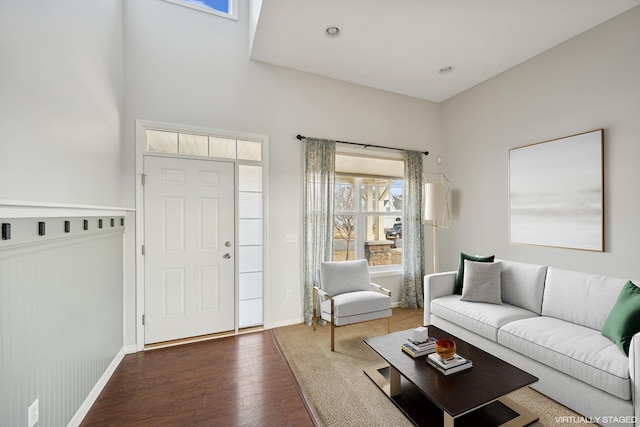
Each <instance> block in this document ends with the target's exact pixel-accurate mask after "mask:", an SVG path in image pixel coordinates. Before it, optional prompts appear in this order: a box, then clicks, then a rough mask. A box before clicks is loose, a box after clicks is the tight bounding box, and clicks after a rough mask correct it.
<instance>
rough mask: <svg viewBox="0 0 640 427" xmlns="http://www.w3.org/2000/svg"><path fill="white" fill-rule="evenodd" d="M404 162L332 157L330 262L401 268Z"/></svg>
mask: <svg viewBox="0 0 640 427" xmlns="http://www.w3.org/2000/svg"><path fill="white" fill-rule="evenodd" d="M403 177H404V161H403V159H402V158H397V157H388V158H385V157H379V156H377V157H371V156H367V157H364V156H362V155H355V154H353V153H342V152H338V153H336V178H335V192H334V208H333V213H334V217H333V218H334V233H333V260H334V261H346V260H353V259H367V261H368V262H369V266H371V267H382V266H394V265H395V266H398V265H401V264H402V199H403V197H402V194H403V193H402V191H403Z"/></svg>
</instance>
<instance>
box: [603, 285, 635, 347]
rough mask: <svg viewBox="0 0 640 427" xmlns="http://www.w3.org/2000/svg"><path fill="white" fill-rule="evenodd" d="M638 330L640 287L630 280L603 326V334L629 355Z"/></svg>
mask: <svg viewBox="0 0 640 427" xmlns="http://www.w3.org/2000/svg"><path fill="white" fill-rule="evenodd" d="M637 332H640V288H638V287H637V286H636V285H634V284H633V283H632V282H631V281H628V282H627V283H626V284H625V285H624V286H623V287H622V290H621V291H620V295H618V299H617V301H616V303H615V304H614V306H613V308H612V309H611V312H610V313H609V316H608V317H607V320H606V321H605V322H604V325H603V326H602V335H604V336H605V337H607V338H609V339H610V340H611V341H613V342H614V343H616V345H617V346H618V347H620V349H621V350H622V351H624V353H625V354H626V355H627V356H628V355H629V344H631V338H633V336H634V335H635V334H636V333H637Z"/></svg>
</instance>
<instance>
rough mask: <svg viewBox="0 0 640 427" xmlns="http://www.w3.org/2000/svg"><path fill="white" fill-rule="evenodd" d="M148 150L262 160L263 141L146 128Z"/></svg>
mask: <svg viewBox="0 0 640 427" xmlns="http://www.w3.org/2000/svg"><path fill="white" fill-rule="evenodd" d="M146 136H147V138H146V141H147V151H148V152H152V153H153V152H155V153H165V154H181V155H186V156H200V157H217V158H223V159H238V160H253V161H257V162H259V161H262V143H261V142H260V141H248V140H242V139H236V138H226V137H221V136H216V135H201V134H200V135H199V134H192V133H183V132H170V131H164V130H152V129H147V130H146Z"/></svg>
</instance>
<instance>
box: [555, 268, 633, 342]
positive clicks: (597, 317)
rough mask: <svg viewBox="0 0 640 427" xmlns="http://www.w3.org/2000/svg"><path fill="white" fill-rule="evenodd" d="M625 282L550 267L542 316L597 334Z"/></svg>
mask: <svg viewBox="0 0 640 427" xmlns="http://www.w3.org/2000/svg"><path fill="white" fill-rule="evenodd" d="M626 282H627V280H624V279H616V278H613V277H608V276H599V275H596V274H588V273H581V272H576V271H569V270H562V269H559V268H555V267H549V268H547V279H546V282H545V285H544V299H543V302H542V315H543V316H551V317H555V318H557V319H562V320H566V321H568V322H571V323H576V324H578V325H582V326H586V327H588V328H592V329H597V330H598V331H600V330H602V325H604V322H605V320H606V319H607V316H609V312H610V311H611V308H612V307H613V305H614V304H615V302H616V299H617V298H618V294H620V289H622V286H624V284H625V283H626Z"/></svg>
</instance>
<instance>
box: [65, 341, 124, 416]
mask: <svg viewBox="0 0 640 427" xmlns="http://www.w3.org/2000/svg"><path fill="white" fill-rule="evenodd" d="M134 350H135V348H134ZM125 354H127V351H126V350H125V347H122V348H121V349H120V351H119V352H118V354H116V356H115V357H114V358H113V360H112V361H111V363H110V364H109V366H108V367H107V369H106V370H105V371H104V374H102V376H101V377H100V379H99V380H98V382H97V383H96V385H95V386H94V387H93V389H92V390H91V392H90V393H89V395H88V396H87V398H86V399H85V400H84V402H82V405H81V406H80V408H79V409H78V411H77V412H76V414H75V415H74V416H73V418H71V421H69V424H67V427H79V426H80V423H81V422H82V420H83V419H84V417H85V416H86V415H87V414H88V413H89V410H90V409H91V407H92V406H93V404H94V403H95V402H96V400H97V399H98V396H100V393H101V392H102V389H104V387H105V386H106V385H107V382H109V379H110V378H111V376H112V375H113V373H114V372H115V371H116V369H117V368H118V365H119V364H120V362H122V359H123V358H124V356H125Z"/></svg>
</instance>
